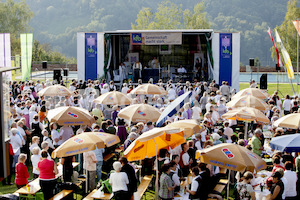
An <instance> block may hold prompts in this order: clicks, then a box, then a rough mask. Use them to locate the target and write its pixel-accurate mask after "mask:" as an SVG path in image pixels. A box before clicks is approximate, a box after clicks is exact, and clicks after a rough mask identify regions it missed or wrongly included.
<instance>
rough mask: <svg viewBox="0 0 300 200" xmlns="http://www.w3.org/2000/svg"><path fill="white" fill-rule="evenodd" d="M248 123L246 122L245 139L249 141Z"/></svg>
mask: <svg viewBox="0 0 300 200" xmlns="http://www.w3.org/2000/svg"><path fill="white" fill-rule="evenodd" d="M247 134H248V122H245V134H244V139H245V140H247V138H248V135H247Z"/></svg>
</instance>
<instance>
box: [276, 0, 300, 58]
mask: <svg viewBox="0 0 300 200" xmlns="http://www.w3.org/2000/svg"><path fill="white" fill-rule="evenodd" d="M299 18H300V7H298V6H297V0H289V1H288V4H287V12H286V15H285V18H284V21H283V23H282V24H281V25H280V26H277V27H276V29H277V31H278V33H279V35H280V38H281V40H282V42H283V44H284V47H285V48H286V50H287V52H288V53H289V55H290V57H291V60H292V62H296V61H297V34H298V33H297V30H296V28H295V26H294V24H293V22H292V20H297V19H299ZM271 51H272V57H273V59H274V60H275V59H276V53H275V49H274V47H272V48H271Z"/></svg>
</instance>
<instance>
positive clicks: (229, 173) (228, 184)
mask: <svg viewBox="0 0 300 200" xmlns="http://www.w3.org/2000/svg"><path fill="white" fill-rule="evenodd" d="M230 175H231V170H229V172H228V183H227V200H228V197H229V186H230Z"/></svg>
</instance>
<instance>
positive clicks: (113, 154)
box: [103, 153, 116, 162]
mask: <svg viewBox="0 0 300 200" xmlns="http://www.w3.org/2000/svg"><path fill="white" fill-rule="evenodd" d="M115 155H116V154H115V153H109V154H107V155H105V156H104V158H103V161H105V162H107V161H108V160H110V159H111V158H112V157H114V156H115Z"/></svg>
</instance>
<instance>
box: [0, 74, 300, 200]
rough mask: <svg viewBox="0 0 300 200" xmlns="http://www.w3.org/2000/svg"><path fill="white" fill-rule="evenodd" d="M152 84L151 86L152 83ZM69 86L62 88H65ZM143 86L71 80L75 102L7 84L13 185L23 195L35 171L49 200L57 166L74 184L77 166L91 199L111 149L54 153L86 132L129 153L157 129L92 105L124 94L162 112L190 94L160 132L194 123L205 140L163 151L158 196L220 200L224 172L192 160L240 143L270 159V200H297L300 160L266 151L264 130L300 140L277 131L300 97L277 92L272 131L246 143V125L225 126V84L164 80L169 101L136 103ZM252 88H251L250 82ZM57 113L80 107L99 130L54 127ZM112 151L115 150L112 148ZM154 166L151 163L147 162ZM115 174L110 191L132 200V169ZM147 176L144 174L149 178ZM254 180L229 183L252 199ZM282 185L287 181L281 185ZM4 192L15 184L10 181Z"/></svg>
mask: <svg viewBox="0 0 300 200" xmlns="http://www.w3.org/2000/svg"><path fill="white" fill-rule="evenodd" d="M149 83H153V80H149ZM60 84H61V85H65V84H64V82H61V83H60ZM140 84H142V82H141V80H138V82H137V83H136V84H135V83H132V82H131V81H129V82H128V83H123V84H122V85H121V86H120V87H119V86H118V85H116V84H115V83H114V82H113V81H110V82H109V83H106V80H105V79H103V80H102V81H101V82H100V81H99V80H96V81H92V80H88V81H82V80H79V81H76V80H72V82H71V83H70V85H69V89H70V90H71V91H72V92H74V94H76V95H73V96H70V97H69V96H66V97H54V98H50V97H44V96H38V95H37V93H38V92H39V91H41V90H42V89H43V88H45V87H47V86H50V85H52V83H51V82H49V81H46V82H40V81H36V82H35V81H27V82H22V81H20V82H16V81H13V82H10V83H9V87H10V97H9V100H10V112H11V117H10V120H9V121H10V130H9V138H10V151H9V152H10V162H11V163H10V166H11V168H12V171H13V172H15V175H16V176H15V184H16V186H17V187H18V188H21V187H23V186H25V185H26V184H28V178H29V172H28V167H29V166H32V174H33V176H34V178H37V177H39V180H40V186H41V189H42V191H43V193H44V197H45V199H49V198H50V197H52V196H53V194H54V190H55V187H56V183H57V179H56V176H55V175H56V174H57V173H58V171H57V163H59V164H62V165H63V181H65V182H71V181H72V178H73V174H74V172H73V166H72V162H74V161H75V160H76V161H78V162H80V165H79V173H82V172H83V169H85V170H86V172H87V173H86V177H87V182H88V190H89V191H92V190H93V189H94V188H95V187H96V185H97V183H98V182H100V180H101V178H102V173H101V172H102V166H103V162H104V161H103V156H104V155H105V153H107V152H108V151H111V149H107V148H105V149H98V148H96V149H95V150H94V151H90V152H85V153H83V156H76V158H75V156H69V157H65V158H61V159H59V160H57V159H56V160H53V159H52V158H51V153H52V151H53V150H54V149H56V148H58V147H59V146H60V145H61V144H62V143H63V142H65V141H67V140H68V139H69V138H71V137H72V136H74V135H77V134H81V133H83V132H90V131H95V132H97V131H99V132H107V133H111V134H116V135H118V136H119V137H120V140H121V142H120V144H119V146H121V147H122V148H123V150H125V149H126V148H127V147H128V146H129V145H130V144H131V143H132V142H133V141H134V140H135V139H136V138H138V137H139V136H140V135H141V134H143V133H144V132H146V131H148V130H151V129H152V128H154V127H155V123H153V122H147V123H142V122H139V123H132V122H131V123H127V122H126V121H125V120H123V119H120V118H118V112H119V111H120V109H122V108H123V107H124V106H117V105H116V106H108V105H101V104H96V103H95V102H94V99H95V98H96V97H97V96H99V95H101V94H105V93H107V92H109V91H115V90H118V91H120V92H122V93H124V94H128V95H131V97H132V98H133V101H132V103H133V104H136V103H147V104H150V105H153V106H155V107H156V108H158V109H160V110H161V111H163V110H164V109H165V108H166V106H167V105H168V104H169V103H170V102H172V101H174V100H175V99H176V98H177V97H178V96H180V95H182V94H184V93H185V92H188V91H191V92H192V95H191V97H190V101H189V102H188V103H186V104H185V105H184V106H183V107H182V108H181V109H180V110H179V111H178V112H177V114H175V115H174V116H172V117H169V118H168V119H167V120H166V121H165V122H164V124H163V126H166V125H167V124H169V123H172V122H174V121H178V120H183V119H195V120H197V121H198V122H199V124H200V125H201V126H202V129H201V132H199V133H195V134H194V135H193V136H192V137H191V138H190V139H189V140H188V141H187V142H186V143H183V144H181V145H179V146H178V147H175V148H174V149H162V150H160V152H159V155H158V159H157V161H156V162H158V169H156V170H159V171H160V175H159V196H160V198H161V199H163V200H167V199H172V198H173V197H174V195H175V194H176V193H178V192H179V191H180V190H182V189H183V190H185V191H186V192H188V193H189V195H190V196H189V198H190V199H193V200H196V199H201V200H202V199H206V198H207V197H214V198H217V199H222V197H221V194H219V193H217V192H215V191H214V190H213V189H214V186H215V184H217V183H218V180H219V178H220V176H219V167H216V166H213V165H207V164H204V163H200V164H198V162H197V160H196V159H195V152H196V151H197V150H201V149H204V148H209V147H211V146H214V145H218V144H220V143H235V144H238V145H241V146H245V147H246V148H248V149H249V150H252V151H253V152H254V153H255V154H257V155H258V156H262V155H264V154H266V153H268V154H270V155H271V156H272V159H273V165H274V169H273V174H272V176H271V177H270V179H269V182H268V184H269V187H270V188H271V189H270V191H271V194H272V196H271V199H297V197H298V198H299V197H300V196H299V191H300V190H299V183H298V180H297V175H299V173H300V156H298V155H295V154H288V153H286V152H283V153H280V152H273V151H272V150H269V151H268V149H265V139H264V134H263V130H266V129H267V130H268V131H270V132H271V133H272V135H273V137H277V136H280V135H284V134H293V133H296V130H293V129H283V128H280V127H275V126H274V125H273V123H274V122H275V121H276V120H277V119H279V118H280V117H281V116H283V115H286V114H289V113H294V112H299V106H298V105H299V99H298V97H297V96H296V97H294V98H291V97H290V96H289V95H287V96H286V97H285V100H284V101H283V102H282V101H281V99H280V98H279V96H278V94H277V92H274V94H272V95H271V96H270V97H269V99H266V102H267V103H268V104H269V106H270V109H268V110H266V111H265V113H264V114H265V115H266V116H267V117H268V118H269V119H270V123H269V124H259V123H253V124H252V126H251V129H250V130H249V134H248V136H249V139H248V138H245V137H244V136H245V135H244V133H243V130H242V129H241V126H240V124H241V122H239V121H236V120H224V119H222V118H221V116H222V115H223V114H225V113H226V112H227V111H228V110H230V109H231V108H228V107H227V106H226V102H228V101H229V100H230V99H231V97H232V95H234V94H235V90H234V89H231V88H230V86H229V84H228V82H226V81H223V82H222V85H218V84H217V83H216V82H215V81H212V82H211V83H208V82H197V81H195V82H193V83H190V82H189V81H187V82H185V83H182V82H181V81H180V82H178V83H173V81H172V80H169V81H168V82H167V83H163V82H162V80H159V81H158V83H156V84H157V85H158V86H160V87H162V88H164V89H165V90H166V91H167V93H168V94H167V95H165V96H160V95H132V94H130V91H132V90H133V89H134V88H135V87H136V86H137V85H140ZM250 87H253V82H251V85H250ZM60 106H76V107H82V108H84V109H87V110H88V111H89V112H90V113H91V114H92V115H93V116H94V118H95V123H93V124H90V125H83V126H67V125H65V126H58V125H57V124H56V123H49V122H48V121H47V118H46V116H47V112H48V111H49V110H51V109H54V108H57V107H60ZM114 148H115V147H114ZM149 160H150V162H149ZM154 165H155V164H154V159H146V160H145V161H144V164H143V168H149V169H151V170H148V171H147V170H146V171H147V173H152V167H153V166H154ZM113 169H114V170H115V172H113V173H111V174H110V177H109V183H110V184H111V186H112V190H113V193H114V196H115V199H130V198H131V196H132V194H133V193H134V192H135V191H136V189H137V177H136V174H135V171H134V167H132V164H131V163H129V162H128V161H127V159H126V158H125V157H121V158H120V159H119V161H116V162H114V163H113ZM144 171H145V170H144ZM190 172H191V175H192V177H193V180H192V183H191V184H190V185H189V187H186V188H182V187H181V181H182V180H185V179H186V177H187V176H188V175H189V174H190ZM254 176H255V174H253V173H251V172H245V173H243V174H241V175H240V177H241V178H237V179H232V181H231V184H236V185H237V187H236V190H237V193H238V197H239V198H240V199H255V195H254V193H253V187H252V185H251V180H252V179H253V177H254ZM283 180H284V181H283ZM3 183H4V184H11V176H9V177H8V178H7V179H6V180H5V181H4V182H3Z"/></svg>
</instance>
